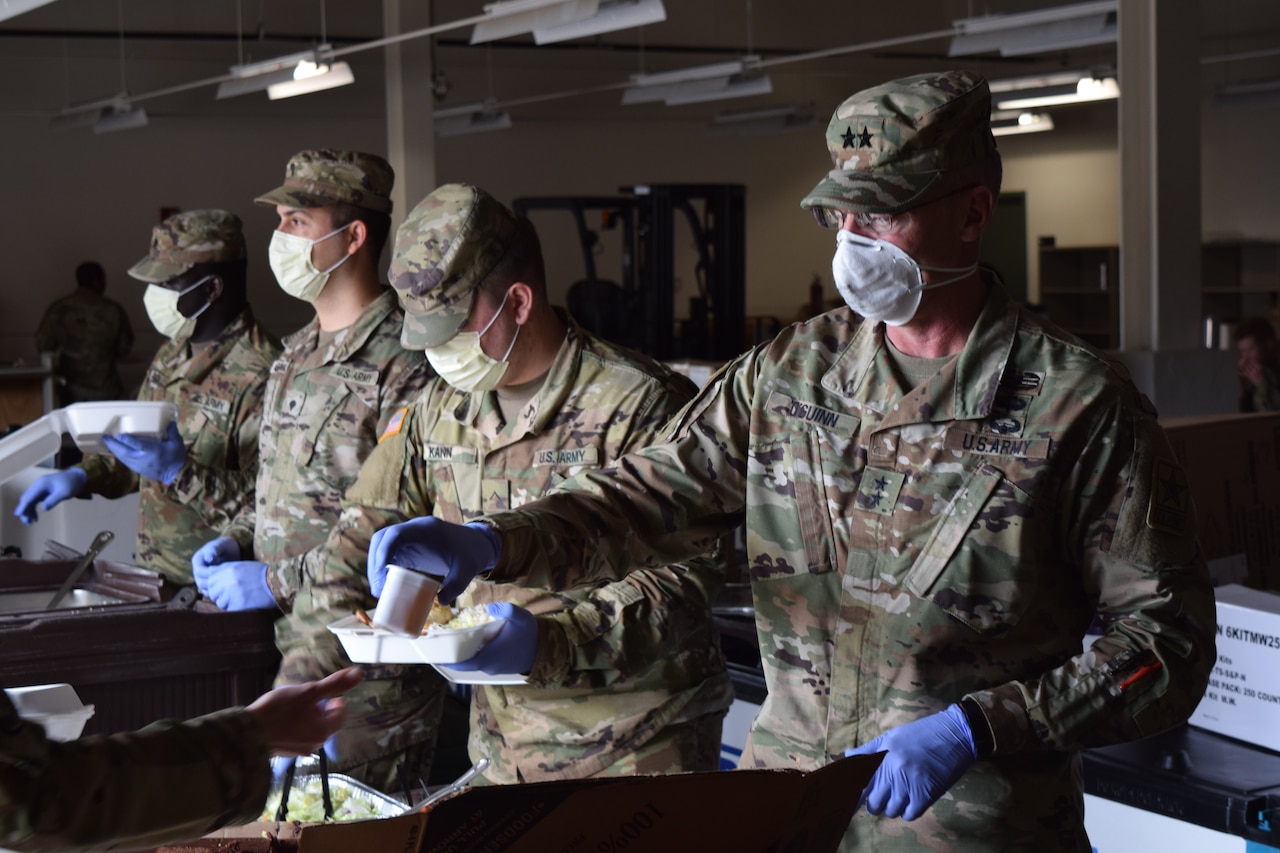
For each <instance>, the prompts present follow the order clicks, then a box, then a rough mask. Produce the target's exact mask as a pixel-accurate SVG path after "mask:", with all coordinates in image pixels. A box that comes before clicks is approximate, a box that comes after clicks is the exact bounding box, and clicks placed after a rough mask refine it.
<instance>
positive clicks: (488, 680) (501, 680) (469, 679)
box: [432, 664, 529, 685]
mask: <svg viewBox="0 0 1280 853" xmlns="http://www.w3.org/2000/svg"><path fill="white" fill-rule="evenodd" d="M432 666H433V667H434V668H435V671H436V672H438V673H440V674H441V675H443V676H444V678H445V680H446V681H450V682H452V683H454V684H505V685H515V684H528V683H529V676H527V675H518V674H516V673H505V672H499V673H489V672H478V671H477V672H461V671H459V670H456V669H450V668H449V667H447V666H445V665H443V664H439V665H437V664H432Z"/></svg>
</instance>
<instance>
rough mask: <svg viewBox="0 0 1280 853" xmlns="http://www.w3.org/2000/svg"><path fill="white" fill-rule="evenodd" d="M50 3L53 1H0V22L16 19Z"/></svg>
mask: <svg viewBox="0 0 1280 853" xmlns="http://www.w3.org/2000/svg"><path fill="white" fill-rule="evenodd" d="M52 2H53V0H0V21H3V20H5V19H6V18H16V17H17V16H18V15H21V14H24V13H26V12H30V11H31V10H32V9H38V8H40V7H41V6H45V5H47V4H49V3H52Z"/></svg>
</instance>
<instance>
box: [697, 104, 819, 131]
mask: <svg viewBox="0 0 1280 853" xmlns="http://www.w3.org/2000/svg"><path fill="white" fill-rule="evenodd" d="M817 123H818V117H817V116H816V115H814V112H813V104H781V105H779V106H776V107H763V108H759V109H750V110H724V111H721V112H718V113H716V114H715V116H714V117H712V120H711V132H712V133H730V134H735V135H740V136H756V135H762V134H768V133H785V132H788V131H793V130H807V129H809V128H811V127H814V126H815V125H816V124H817Z"/></svg>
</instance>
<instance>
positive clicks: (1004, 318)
mask: <svg viewBox="0 0 1280 853" xmlns="http://www.w3.org/2000/svg"><path fill="white" fill-rule="evenodd" d="M984 278H986V280H987V283H988V288H987V301H986V303H985V304H984V305H983V307H982V311H981V313H979V315H978V319H977V321H976V322H975V323H974V325H973V329H972V330H971V331H970V332H969V339H968V341H966V343H965V345H964V349H962V350H961V351H960V354H959V356H958V357H957V359H956V361H955V364H954V367H953V368H952V367H949V368H947V369H948V370H951V369H953V370H954V376H955V379H954V383H953V387H954V392H953V394H952V396H951V405H950V406H948V405H946V403H945V401H942V400H939V401H938V402H939V405H938V407H937V408H936V409H935V410H934V411H933V412H932V413H931V416H930V417H929V420H930V421H941V420H969V419H975V418H984V417H986V416H987V415H988V414H990V413H991V407H992V405H993V404H994V402H995V396H996V389H997V388H998V387H999V384H1000V377H1001V376H1002V375H1003V374H1004V368H1005V364H1006V363H1007V362H1008V361H1009V354H1010V353H1011V352H1012V351H1013V340H1014V335H1015V334H1016V333H1017V331H1018V309H1017V306H1015V305H1014V304H1013V303H1012V302H1010V300H1009V297H1008V295H1007V294H1006V293H1005V290H1004V287H1003V286H1002V285H1000V284H999V283H998V282H996V281H995V280H994V279H992V278H990V277H988V276H986V274H985V273H984ZM884 347H885V340H884V324H882V323H868V322H866V321H865V320H864V321H862V322H861V323H858V324H857V326H856V329H855V331H854V333H853V339H852V340H851V341H850V342H849V345H848V346H847V347H845V348H844V349H843V350H841V351H840V353H839V354H838V355H837V356H836V358H835V360H834V361H833V362H832V364H831V367H830V369H829V370H827V372H826V374H825V375H823V377H822V383H821V384H822V387H823V388H824V389H825V390H827V391H831V392H834V393H836V394H839V395H840V396H843V397H850V398H852V397H861V398H862V399H864V400H870V398H869V397H868V396H867V395H866V393H865V391H866V390H867V389H865V388H864V386H865V385H866V383H867V382H868V379H869V377H870V376H871V375H872V373H873V370H872V368H873V366H874V364H875V360H876V357H877V356H878V355H880V351H881V350H882V349H883V348H884ZM944 372H945V371H944ZM882 402H883V401H882ZM867 405H869V406H870V407H871V408H873V409H875V410H877V411H883V409H884V408H885V407H884V406H881V405H880V404H879V403H877V402H874V401H870V402H868V403H867Z"/></svg>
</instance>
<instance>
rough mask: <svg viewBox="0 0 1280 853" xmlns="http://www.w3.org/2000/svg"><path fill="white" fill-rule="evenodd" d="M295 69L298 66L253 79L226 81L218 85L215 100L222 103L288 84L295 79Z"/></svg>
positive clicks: (242, 78)
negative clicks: (277, 85)
mask: <svg viewBox="0 0 1280 853" xmlns="http://www.w3.org/2000/svg"><path fill="white" fill-rule="evenodd" d="M295 68H296V66H293V67H289V68H281V69H279V70H277V71H268V72H266V73H264V74H255V75H254V76H252V77H239V78H237V79H235V80H225V81H223V82H221V83H219V84H218V94H217V95H216V96H215V100H219V101H221V100H222V99H223V98H235V97H237V96H239V95H251V94H253V93H254V92H265V91H266V90H267V89H270V88H271V87H272V86H274V85H276V84H277V83H288V82H289V81H291V80H292V79H293V75H294V69H295Z"/></svg>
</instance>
